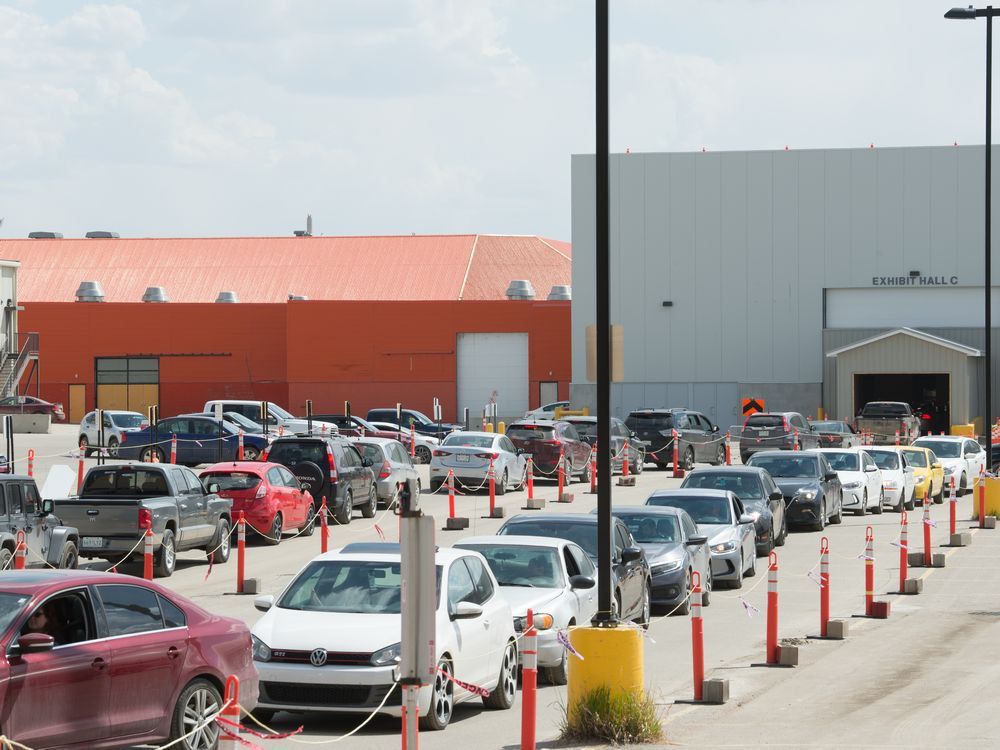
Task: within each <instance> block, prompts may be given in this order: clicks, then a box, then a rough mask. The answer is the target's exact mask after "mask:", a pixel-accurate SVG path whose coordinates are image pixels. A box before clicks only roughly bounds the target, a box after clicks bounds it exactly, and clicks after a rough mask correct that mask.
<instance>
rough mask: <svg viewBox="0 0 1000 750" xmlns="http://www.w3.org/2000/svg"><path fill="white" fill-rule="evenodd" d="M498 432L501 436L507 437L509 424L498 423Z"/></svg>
mask: <svg viewBox="0 0 1000 750" xmlns="http://www.w3.org/2000/svg"><path fill="white" fill-rule="evenodd" d="M497 432H499V433H500V434H501V435H506V434H507V423H506V422H498V423H497Z"/></svg>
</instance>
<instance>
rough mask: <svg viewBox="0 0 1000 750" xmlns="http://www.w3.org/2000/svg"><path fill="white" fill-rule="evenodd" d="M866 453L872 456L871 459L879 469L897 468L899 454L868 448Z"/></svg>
mask: <svg viewBox="0 0 1000 750" xmlns="http://www.w3.org/2000/svg"><path fill="white" fill-rule="evenodd" d="M868 455H869V456H871V457H872V461H874V462H875V465H876V466H877V467H879V468H880V469H889V470H892V469H898V468H899V456H897V455H896V454H895V453H890V452H889V451H873V450H869V451H868Z"/></svg>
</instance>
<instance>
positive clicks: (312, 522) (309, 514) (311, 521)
mask: <svg viewBox="0 0 1000 750" xmlns="http://www.w3.org/2000/svg"><path fill="white" fill-rule="evenodd" d="M348 523H350V519H349V518H348ZM315 530H316V503H309V507H307V508H306V522H305V523H304V524H302V528H301V529H299V536H312V535H313V532H314V531H315Z"/></svg>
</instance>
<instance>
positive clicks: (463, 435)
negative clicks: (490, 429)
mask: <svg viewBox="0 0 1000 750" xmlns="http://www.w3.org/2000/svg"><path fill="white" fill-rule="evenodd" d="M441 445H450V446H452V447H459V448H492V447H493V437H492V436H490V435H470V434H468V433H467V432H453V433H451V434H450V435H449V436H448V437H446V438H445V439H444V442H443V443H441Z"/></svg>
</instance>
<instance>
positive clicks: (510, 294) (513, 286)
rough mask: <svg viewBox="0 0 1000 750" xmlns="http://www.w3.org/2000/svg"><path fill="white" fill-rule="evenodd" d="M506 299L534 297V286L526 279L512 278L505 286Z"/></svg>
mask: <svg viewBox="0 0 1000 750" xmlns="http://www.w3.org/2000/svg"><path fill="white" fill-rule="evenodd" d="M506 294H507V299H534V298H535V287H533V286H532V285H531V282H530V281H528V280H527V279H514V280H513V281H512V282H510V286H509V287H507V292H506Z"/></svg>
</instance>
